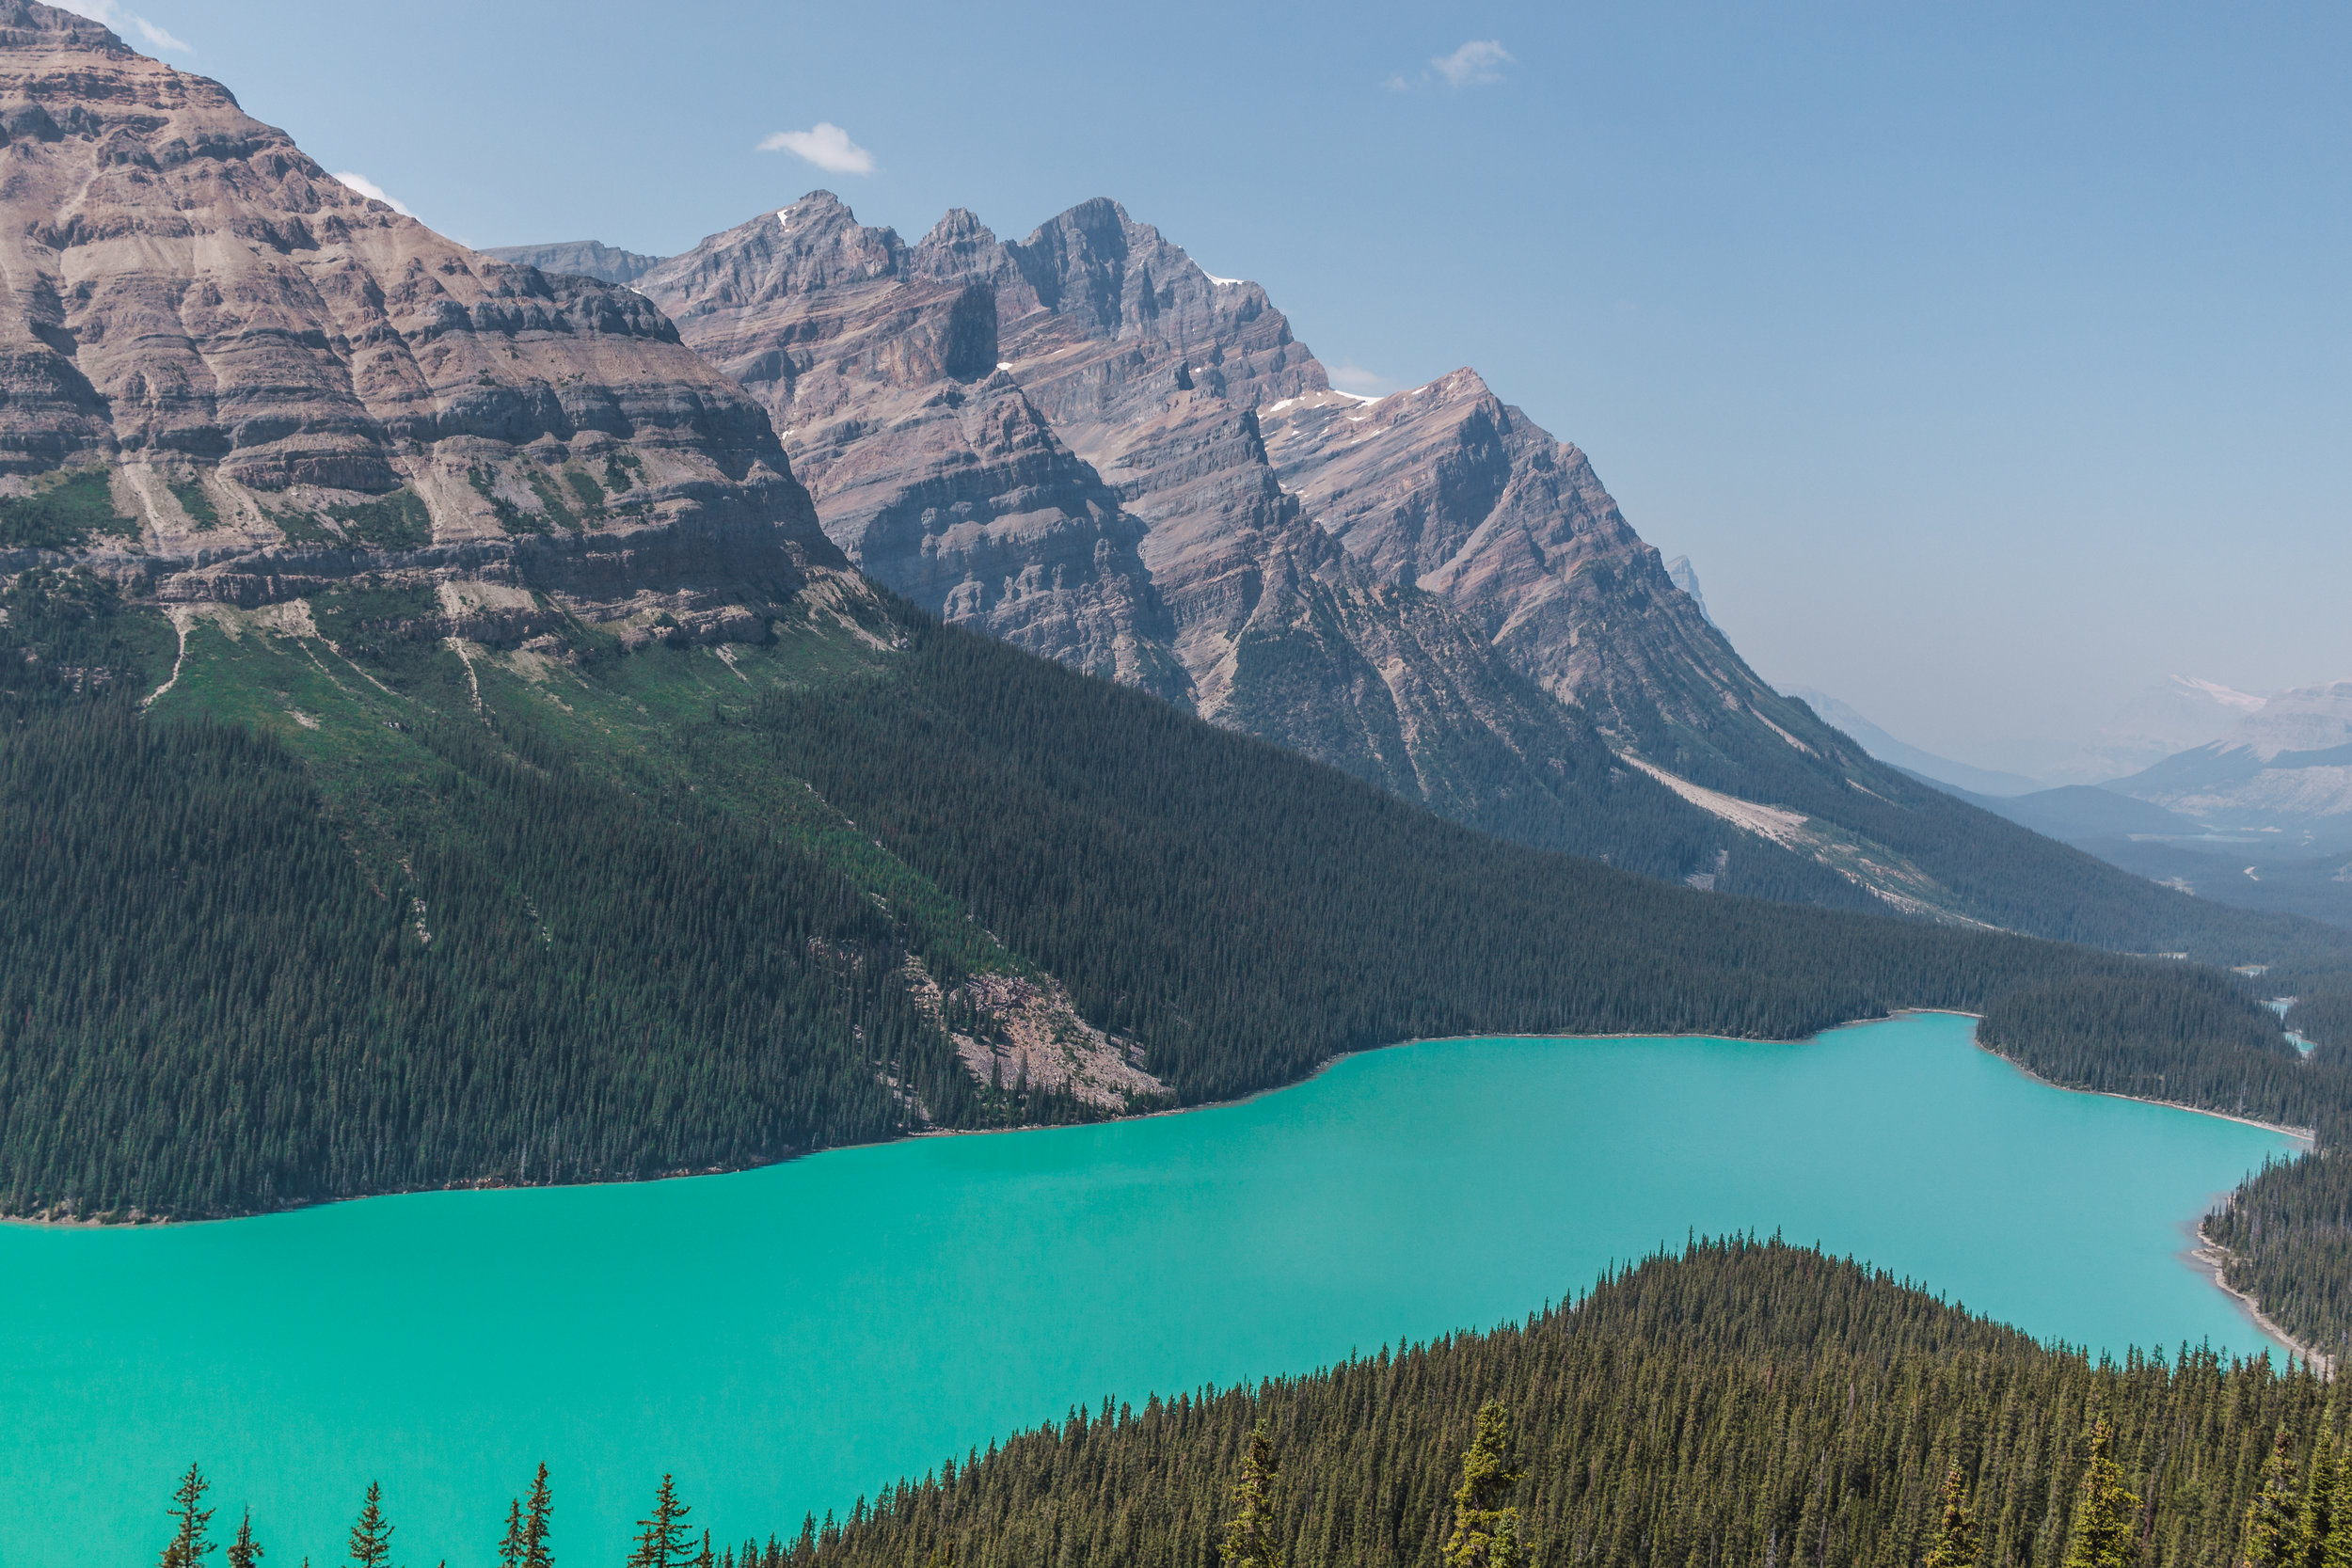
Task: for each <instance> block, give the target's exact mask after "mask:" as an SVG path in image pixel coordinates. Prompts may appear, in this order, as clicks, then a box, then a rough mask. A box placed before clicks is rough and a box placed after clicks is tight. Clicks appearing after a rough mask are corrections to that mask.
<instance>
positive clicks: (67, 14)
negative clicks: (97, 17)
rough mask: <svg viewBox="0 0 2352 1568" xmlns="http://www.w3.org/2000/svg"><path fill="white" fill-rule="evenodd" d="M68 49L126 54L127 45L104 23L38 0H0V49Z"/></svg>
mask: <svg viewBox="0 0 2352 1568" xmlns="http://www.w3.org/2000/svg"><path fill="white" fill-rule="evenodd" d="M54 48H71V49H78V50H86V51H88V52H90V53H92V54H101V55H129V54H131V53H132V50H131V46H130V45H129V44H126V43H124V42H123V41H122V40H120V39H119V38H118V37H116V36H115V33H114V31H113V29H111V28H109V27H108V26H106V24H104V23H102V22H93V21H92V20H90V19H89V18H88V17H86V16H77V15H75V14H74V13H73V12H72V11H69V10H62V9H60V8H57V7H56V6H44V5H40V3H39V0H0V49H54Z"/></svg>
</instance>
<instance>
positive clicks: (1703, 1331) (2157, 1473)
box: [163, 1240, 2352, 1568]
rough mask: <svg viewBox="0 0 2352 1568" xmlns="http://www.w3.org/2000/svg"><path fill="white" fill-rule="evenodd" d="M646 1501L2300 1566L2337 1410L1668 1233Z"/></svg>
mask: <svg viewBox="0 0 2352 1568" xmlns="http://www.w3.org/2000/svg"><path fill="white" fill-rule="evenodd" d="M201 1479H202V1478H201V1476H200V1474H199V1473H198V1472H195V1471H193V1470H192V1471H191V1473H190V1476H189V1477H188V1478H187V1479H186V1480H185V1481H183V1483H182V1488H181V1490H180V1492H179V1494H178V1495H177V1496H176V1497H175V1499H174V1501H173V1504H172V1508H173V1515H174V1519H175V1521H176V1522H177V1526H178V1528H176V1529H175V1530H174V1531H173V1533H172V1535H171V1540H170V1544H169V1545H167V1550H166V1555H165V1557H164V1559H163V1560H164V1561H165V1563H166V1564H167V1568H176V1565H177V1564H181V1563H192V1562H193V1561H195V1560H196V1559H195V1557H193V1556H189V1555H187V1553H188V1552H189V1550H190V1549H191V1547H192V1546H193V1545H200V1544H203V1543H202V1542H201V1541H195V1542H191V1541H190V1539H189V1534H188V1521H189V1520H190V1519H191V1518H193V1517H194V1516H195V1514H197V1513H199V1512H201V1511H202V1505H203V1501H204V1497H203V1492H202V1490H201ZM518 1479H520V1478H518ZM648 1480H649V1481H651V1478H648ZM647 1491H648V1494H649V1497H648V1503H647V1506H646V1510H645V1514H644V1518H643V1519H642V1520H641V1522H640V1524H639V1526H638V1529H637V1533H636V1537H635V1543H634V1547H633V1549H632V1551H631V1552H630V1554H629V1556H628V1559H627V1562H628V1568H704V1565H707V1568H946V1565H948V1564H962V1565H964V1568H1032V1565H1034V1564H1039V1563H1045V1564H1051V1565H1054V1568H1217V1565H1219V1564H1223V1565H1224V1568H1277V1565H1280V1568H1646V1565H1650V1564H1659V1563H1667V1564H1693V1565H1707V1568H1715V1565H1723V1568H1750V1565H1754V1568H1784V1565H1786V1568H1814V1565H1819V1568H1847V1565H1854V1568H1863V1565H1869V1568H1878V1565H1885V1568H1910V1565H1913V1564H1922V1565H1925V1568H2175V1565H2181V1568H2187V1565H2207V1564H2210V1565H2213V1568H2222V1565H2224V1564H2233V1565H2243V1568H2326V1565H2327V1564H2328V1563H2331V1562H2337V1561H2341V1560H2343V1559H2344V1554H2345V1553H2347V1552H2352V1430H2347V1417H2346V1415H2345V1413H2344V1411H2343V1410H2341V1409H2340V1408H2339V1406H2338V1403H2337V1402H2336V1401H2335V1400H2334V1399H2333V1398H2332V1397H2331V1385H2330V1384H2329V1383H2328V1382H2327V1381H2325V1380H2323V1379H2322V1378H2320V1377H2318V1376H2315V1375H2313V1373H2312V1371H2311V1370H2308V1369H2305V1368H2300V1367H2295V1368H2289V1369H2286V1370H2280V1369H2279V1368H2277V1367H2276V1366H2274V1365H2273V1363H2272V1362H2271V1361H2269V1360H2268V1359H2266V1358H2254V1359H2250V1360H2242V1361H2241V1360H2230V1359H2226V1358H2223V1357H2220V1356H2217V1355H2216V1354H2214V1353H2213V1352H2211V1351H2210V1350H2207V1349H2203V1348H2201V1347H2195V1346H2189V1345H2181V1346H2177V1347H2155V1348H2152V1349H2151V1350H2149V1351H2148V1352H2146V1353H2144V1354H2143V1353H2141V1352H2137V1351H2135V1352H2133V1353H2131V1354H2128V1355H2127V1356H2126V1357H2124V1358H2123V1359H2122V1361H2120V1362H2118V1361H2113V1360H2107V1359H2104V1358H2103V1359H2101V1360H2098V1361H2092V1360H2090V1358H2088V1357H2086V1356H2085V1355H2083V1354H2080V1353H2078V1352H2074V1351H2071V1350H2069V1349H2067V1348H2065V1347H2063V1346H2057V1347H2045V1346H2042V1345H2039V1344H2037V1343H2035V1342H2034V1341H2033V1340H2031V1339H2029V1338H2026V1336H2025V1335H2023V1334H2020V1333H2018V1332H2017V1331H2016V1330H2014V1329H2010V1328H2007V1327H2004V1326H2001V1325H1999V1324H1996V1323H1990V1322H1988V1321H1986V1320H1984V1319H1982V1318H1978V1317H1975V1316H1972V1315H1970V1314H1969V1313H1967V1312H1966V1311H1964V1310H1963V1309H1962V1308H1960V1307H1957V1306H1952V1305H1947V1304H1946V1303H1944V1302H1942V1301H1940V1300H1938V1299H1936V1298H1933V1297H1931V1296H1930V1295H1928V1294H1926V1293H1924V1292H1923V1291H1919V1290H1916V1289H1915V1288H1913V1287H1911V1286H1909V1285H1907V1284H1903V1283H1899V1282H1897V1281H1895V1280H1894V1279H1892V1278H1890V1277H1888V1276H1886V1275H1874V1274H1872V1273H1870V1272H1868V1271H1867V1270H1865V1269H1863V1268H1861V1267H1859V1266H1857V1265H1855V1264H1853V1263H1851V1262H1843V1261H1838V1260H1836V1259H1828V1258H1824V1257H1822V1256H1821V1255H1820V1254H1819V1253H1817V1252H1814V1251H1811V1250H1808V1249H1803V1248H1797V1247H1791V1246H1787V1245H1784V1244H1782V1243H1780V1242H1778V1241H1777V1240H1772V1241H1756V1240H1731V1241H1724V1242H1713V1243H1693V1244H1692V1246H1691V1248H1690V1249H1689V1251H1688V1252H1687V1253H1686V1254H1685V1255H1684V1256H1682V1257H1681V1258H1678V1259H1670V1258H1655V1259H1650V1260H1648V1261H1646V1262H1644V1263H1642V1264H1640V1265H1638V1266H1635V1267H1631V1268H1629V1269H1626V1270H1624V1271H1622V1272H1619V1273H1616V1274H1614V1275H1612V1276H1610V1277H1609V1278H1607V1279H1604V1280H1603V1281H1602V1282H1601V1283H1600V1284H1598V1285H1597V1287H1596V1288H1595V1289H1593V1290H1592V1291H1590V1292H1588V1293H1587V1294H1585V1295H1584V1296H1582V1297H1581V1299H1579V1300H1577V1301H1575V1302H1573V1303H1571V1304H1567V1305H1564V1306H1561V1307H1554V1308H1552V1309H1550V1310H1548V1311H1545V1312H1542V1313H1540V1314H1537V1315H1535V1316H1533V1317H1531V1318H1529V1319H1528V1320H1527V1321H1526V1322H1525V1323H1518V1324H1511V1325H1506V1326H1503V1327H1500V1328H1497V1329H1494V1330H1492V1331H1490V1332H1486V1333H1463V1334H1456V1335H1452V1336H1448V1337H1446V1338H1440V1339H1438V1340H1435V1341H1433V1342H1430V1343H1427V1344H1422V1345H1415V1346H1409V1347H1402V1348H1398V1349H1395V1350H1390V1349H1384V1350H1382V1351H1380V1352H1379V1353H1377V1354H1372V1355H1368V1356H1360V1357H1358V1358H1355V1359H1352V1360H1350V1361H1347V1362H1345V1363H1343V1364H1342V1365H1340V1366H1337V1367H1333V1368H1330V1369H1328V1370H1324V1371H1321V1372H1317V1373H1314V1374H1311V1375H1309V1376H1304V1377H1295V1378H1283V1379H1278V1380H1272V1381H1268V1382H1265V1383H1263V1384H1260V1385H1258V1386H1255V1387H1248V1386H1244V1387H1237V1388H1230V1389H1214V1388H1205V1389H1200V1390H1198V1391H1195V1392H1190V1393H1178V1394H1176V1395H1174V1396H1173V1397H1168V1396H1154V1397H1152V1399H1150V1400H1148V1401H1147V1402H1145V1403H1144V1404H1143V1405H1142V1406H1141V1407H1140V1408H1136V1407H1134V1406H1131V1405H1114V1404H1113V1403H1112V1402H1109V1401H1107V1400H1106V1401H1104V1402H1103V1403H1102V1405H1101V1406H1100V1407H1099V1408H1096V1407H1092V1406H1079V1407H1073V1409H1072V1410H1071V1412H1070V1414H1069V1417H1068V1418H1067V1419H1066V1420H1064V1421H1061V1422H1057V1423H1052V1424H1049V1425H1047V1426H1045V1427H1042V1428H1040V1429H1038V1430H1036V1431H1032V1432H1027V1433H1020V1434H1017V1435H1015V1436H1013V1437H1011V1438H1009V1439H1008V1440H1007V1441H1005V1442H1004V1443H1002V1444H1001V1445H999V1444H991V1445H990V1447H989V1449H987V1451H986V1452H985V1453H981V1452H974V1453H971V1454H968V1455H966V1456H965V1457H964V1458H963V1459H961V1460H960V1461H959V1460H953V1459H951V1460H949V1461H947V1462H946V1463H945V1464H943V1465H940V1466H939V1467H938V1468H937V1469H936V1470H934V1471H933V1472H931V1473H930V1474H929V1475H927V1476H924V1477H921V1478H919V1479H910V1480H907V1481H899V1482H898V1483H896V1484H894V1485H891V1486H889V1487H886V1488H885V1489H884V1490H882V1492H881V1493H880V1494H879V1495H877V1496H875V1497H861V1498H859V1499H857V1501H856V1502H855V1504H854V1505H853V1506H851V1507H850V1508H849V1510H848V1512H847V1514H846V1516H845V1517H839V1518H836V1517H835V1516H834V1515H833V1514H831V1513H828V1514H827V1515H826V1517H825V1518H824V1519H823V1520H822V1521H821V1522H819V1521H818V1520H817V1519H815V1518H808V1519H805V1520H803V1521H802V1522H801V1523H800V1524H799V1526H798V1528H772V1529H769V1530H764V1531H755V1533H753V1534H752V1535H750V1536H749V1537H748V1538H739V1537H738V1536H736V1535H735V1534H734V1532H733V1531H734V1529H739V1528H743V1526H742V1524H741V1523H740V1522H737V1521H705V1520H700V1519H697V1518H695V1517H694V1516H693V1513H692V1509H691V1499H690V1498H687V1497H684V1496H682V1494H681V1492H680V1489H679V1488H678V1487H677V1485H676V1484H675V1481H673V1479H672V1478H670V1477H667V1476H664V1477H661V1478H660V1481H659V1483H658V1484H649V1485H648V1488H647ZM357 1505H358V1506H357V1514H356V1520H355V1524H354V1527H353V1530H352V1535H351V1541H350V1560H351V1561H353V1562H354V1563H357V1564H360V1565H361V1568H385V1565H386V1564H387V1563H388V1562H389V1545H388V1544H387V1543H388V1542H389V1531H390V1529H391V1528H392V1525H391V1520H390V1516H389V1513H388V1512H387V1508H386V1504H385V1501H384V1499H383V1498H382V1497H381V1495H380V1493H378V1492H377V1490H376V1489H375V1488H373V1487H370V1488H369V1489H368V1491H367V1493H366V1495H365V1497H362V1498H359V1499H357ZM207 1518H208V1519H209V1514H208V1515H207ZM551 1519H552V1523H551ZM729 1527H733V1528H729ZM207 1528H209V1526H207ZM504 1530H505V1533H504V1535H503V1537H502V1538H501V1536H500V1534H499V1532H498V1526H497V1521H494V1520H485V1521H484V1528H482V1530H480V1531H478V1532H477V1533H478V1534H480V1535H481V1536H482V1538H483V1539H484V1540H485V1541H499V1540H501V1539H502V1542H503V1544H502V1545H501V1548H500V1552H499V1560H500V1561H501V1564H502V1565H508V1568H513V1565H516V1564H542V1563H547V1562H549V1561H556V1560H570V1561H574V1562H578V1561H580V1559H579V1558H578V1557H577V1556H573V1557H571V1558H568V1559H567V1558H565V1557H564V1550H563V1544H562V1537H561V1515H560V1510H557V1511H554V1512H553V1513H552V1514H551V1512H550V1501H549V1483H548V1476H547V1473H546V1471H545V1468H544V1467H542V1469H541V1471H540V1473H539V1474H538V1476H537V1477H535V1478H532V1481H531V1482H530V1485H529V1487H528V1489H527V1490H525V1491H518V1493H517V1496H516V1500H515V1503H514V1505H513V1507H512V1508H511V1509H510V1510H509V1512H508V1513H507V1515H506V1522H505V1527H504ZM224 1533H225V1532H224ZM248 1536H249V1525H248ZM738 1540H740V1544H737V1542H738ZM174 1549H177V1550H179V1551H180V1552H181V1553H182V1555H181V1556H179V1557H176V1558H175V1557H174V1556H173V1555H171V1554H172V1551H173V1550H174ZM276 1549H281V1550H283V1549H286V1548H284V1547H278V1548H276ZM440 1550H441V1546H440V1544H438V1543H433V1544H426V1545H423V1546H417V1545H415V1544H412V1551H413V1555H416V1556H420V1557H421V1556H423V1555H424V1554H425V1553H426V1552H427V1551H431V1552H434V1553H437V1552H438V1551H440ZM289 1555H292V1554H291V1551H290V1552H289ZM231 1560H232V1562H233V1561H234V1559H233V1558H232V1559H231Z"/></svg>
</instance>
